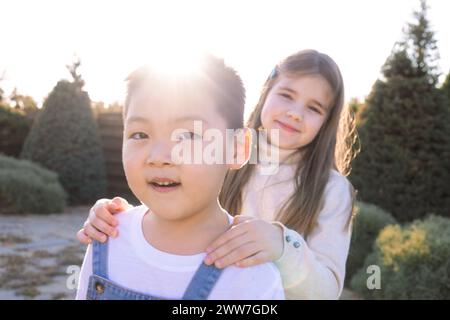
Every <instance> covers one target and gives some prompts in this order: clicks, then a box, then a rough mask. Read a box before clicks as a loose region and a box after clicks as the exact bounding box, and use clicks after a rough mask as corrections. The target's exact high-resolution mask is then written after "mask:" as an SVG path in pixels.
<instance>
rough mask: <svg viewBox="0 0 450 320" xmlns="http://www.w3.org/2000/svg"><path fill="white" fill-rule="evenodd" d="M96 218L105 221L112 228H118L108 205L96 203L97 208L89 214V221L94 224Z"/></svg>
mask: <svg viewBox="0 0 450 320" xmlns="http://www.w3.org/2000/svg"><path fill="white" fill-rule="evenodd" d="M95 218H98V219H100V220H103V221H105V222H106V223H107V224H109V225H110V226H112V227H115V226H117V224H118V222H117V219H116V218H114V216H113V214H112V213H111V212H110V210H109V206H108V203H104V202H103V203H96V204H95V206H94V207H93V208H92V209H91V211H90V212H89V221H90V222H91V223H92V222H93V221H94V219H95Z"/></svg>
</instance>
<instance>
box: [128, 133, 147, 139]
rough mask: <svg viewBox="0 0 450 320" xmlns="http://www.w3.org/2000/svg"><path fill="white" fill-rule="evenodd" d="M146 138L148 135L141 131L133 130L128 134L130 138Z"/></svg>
mask: <svg viewBox="0 0 450 320" xmlns="http://www.w3.org/2000/svg"><path fill="white" fill-rule="evenodd" d="M146 138H148V136H147V135H146V134H145V133H143V132H135V133H133V134H131V135H130V139H133V140H142V139H146Z"/></svg>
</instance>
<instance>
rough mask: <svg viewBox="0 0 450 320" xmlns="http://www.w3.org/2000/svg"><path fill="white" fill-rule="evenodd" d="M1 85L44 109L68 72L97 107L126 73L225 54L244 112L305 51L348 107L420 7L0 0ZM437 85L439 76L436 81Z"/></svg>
mask: <svg viewBox="0 0 450 320" xmlns="http://www.w3.org/2000/svg"><path fill="white" fill-rule="evenodd" d="M0 3H1V5H0V30H2V36H1V38H0V39H1V40H0V41H1V49H0V76H1V74H2V73H3V78H4V79H3V81H2V82H1V83H0V87H2V88H3V89H4V90H5V92H6V94H10V93H11V91H12V90H13V88H14V87H17V89H18V91H19V93H21V94H26V95H31V96H32V97H34V98H35V100H37V101H38V103H39V104H41V103H42V102H43V100H44V98H45V96H46V95H47V94H48V93H49V92H50V91H51V90H52V89H53V87H54V86H55V85H56V82H57V81H58V80H60V79H63V78H66V79H69V78H70V75H69V73H68V71H67V69H66V67H65V66H66V65H67V64H70V63H71V62H72V61H73V59H74V56H75V55H76V56H78V57H79V58H80V59H81V63H82V64H81V67H80V73H81V74H82V76H83V78H84V80H85V82H86V86H85V89H86V90H87V91H88V92H89V95H90V97H91V99H92V100H93V101H104V102H106V103H112V102H114V101H119V102H121V101H123V100H124V94H125V82H124V79H125V78H126V76H127V75H128V74H129V73H130V72H131V71H132V70H133V69H134V68H136V67H138V66H140V65H142V64H146V63H148V62H149V61H152V62H155V61H157V62H158V63H160V64H161V65H164V63H167V62H168V61H171V60H172V59H176V58H177V57H179V56H180V55H183V56H185V55H186V54H187V53H188V52H195V51H196V50H203V51H205V50H206V51H209V52H211V53H213V54H215V55H217V56H220V57H223V58H224V59H225V61H226V63H227V64H228V65H230V66H232V67H233V68H235V69H236V70H237V71H238V72H239V74H240V75H241V77H242V78H243V81H244V85H245V87H246V89H247V102H246V113H247V114H248V113H249V111H250V110H251V108H253V106H254V105H255V104H256V102H257V100H258V95H259V92H260V90H261V87H262V84H263V83H264V81H265V79H266V78H267V76H268V75H269V74H270V72H271V70H272V69H273V67H274V66H275V64H276V63H277V62H279V61H280V60H281V59H283V58H284V57H286V56H288V55H289V54H292V53H294V52H296V51H299V50H302V49H316V50H319V51H321V52H324V53H326V54H328V55H330V56H331V57H332V58H333V59H334V60H335V61H336V62H337V64H338V65H339V67H340V69H341V72H342V74H343V77H344V82H345V91H346V98H347V100H348V99H350V98H352V97H357V98H359V99H364V97H365V96H367V95H368V94H369V93H370V90H371V87H372V85H373V83H374V82H375V81H376V80H377V78H379V77H380V68H381V66H382V65H383V63H384V62H385V60H386V58H387V57H388V56H389V54H390V52H391V50H392V47H393V45H394V44H395V42H396V41H398V40H400V39H401V38H402V29H403V27H404V26H405V25H406V23H407V22H411V21H412V12H413V10H414V9H417V8H418V7H419V0H340V1H337V0H315V1H311V0H309V1H305V0H297V1H288V0H276V1H264V0H259V1H256V0H247V1H243V0H237V1H235V0H227V1H214V0H209V1H200V0H199V1H195V0H189V1H148V0H147V1H135V0H126V1H114V0H108V1H103V0H95V1H91V0H75V1H72V0H70V1H68V0H61V1H56V0H39V1H25V0H1V2H0ZM428 5H429V6H430V9H429V19H430V20H431V24H432V28H433V30H434V31H435V32H436V39H437V40H438V47H439V52H440V56H441V59H440V62H439V66H440V69H441V71H442V72H443V73H444V74H446V73H448V72H449V71H450V19H448V12H450V2H449V1H448V0H429V1H428ZM441 81H443V77H442V78H441Z"/></svg>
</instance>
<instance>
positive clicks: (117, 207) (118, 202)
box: [111, 197, 130, 213]
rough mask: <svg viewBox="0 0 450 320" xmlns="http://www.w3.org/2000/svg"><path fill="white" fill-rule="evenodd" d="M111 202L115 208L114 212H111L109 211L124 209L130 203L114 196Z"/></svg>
mask: <svg viewBox="0 0 450 320" xmlns="http://www.w3.org/2000/svg"><path fill="white" fill-rule="evenodd" d="M111 204H112V205H113V206H114V205H115V210H116V211H115V212H111V213H117V212H121V211H125V210H127V209H128V208H129V207H130V204H129V203H128V201H127V200H126V199H124V198H121V197H114V198H113V199H112V201H111Z"/></svg>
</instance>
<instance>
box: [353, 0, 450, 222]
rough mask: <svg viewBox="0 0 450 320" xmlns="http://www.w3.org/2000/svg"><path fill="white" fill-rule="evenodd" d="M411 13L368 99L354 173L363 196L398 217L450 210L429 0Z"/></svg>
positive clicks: (449, 164) (444, 119)
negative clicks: (381, 75) (427, 10)
mask: <svg viewBox="0 0 450 320" xmlns="http://www.w3.org/2000/svg"><path fill="white" fill-rule="evenodd" d="M414 16H415V18H416V22H415V23H411V24H409V26H408V28H407V30H406V35H405V36H406V39H405V41H403V42H402V43H399V44H398V45H397V46H396V47H395V48H394V50H393V52H392V53H391V56H390V57H389V58H388V59H387V61H386V63H385V64H384V66H383V68H382V74H383V76H384V79H382V80H378V81H377V82H376V83H375V84H374V86H373V88H372V92H371V94H370V95H369V97H368V99H367V101H366V108H365V109H364V111H363V113H362V115H361V119H362V120H361V121H360V127H359V129H358V131H359V135H360V139H361V146H362V147H361V153H360V154H359V156H358V157H357V158H356V159H355V161H354V164H353V171H352V175H351V177H350V179H351V180H352V182H353V183H354V185H355V186H356V188H357V189H358V190H359V196H360V197H361V199H362V200H364V201H366V202H371V203H374V204H376V205H378V206H380V207H381V208H383V209H385V210H387V211H389V212H391V213H392V214H393V215H394V216H395V218H396V219H397V220H399V221H409V220H413V219H416V218H421V217H423V216H425V215H427V214H430V213H435V214H441V215H447V216H450V211H449V210H448V208H450V188H449V187H448V181H449V178H450V161H448V159H450V113H449V108H448V107H446V97H445V95H444V94H443V93H442V90H439V89H437V88H436V86H435V85H436V80H437V78H438V74H437V69H436V67H435V65H436V64H435V62H436V61H434V60H433V59H434V57H437V56H438V55H437V53H436V52H434V51H436V50H437V49H436V45H435V44H436V42H435V40H434V37H433V33H432V31H430V29H429V22H428V20H427V18H426V4H425V2H424V1H422V2H421V11H419V12H415V14H414Z"/></svg>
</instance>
